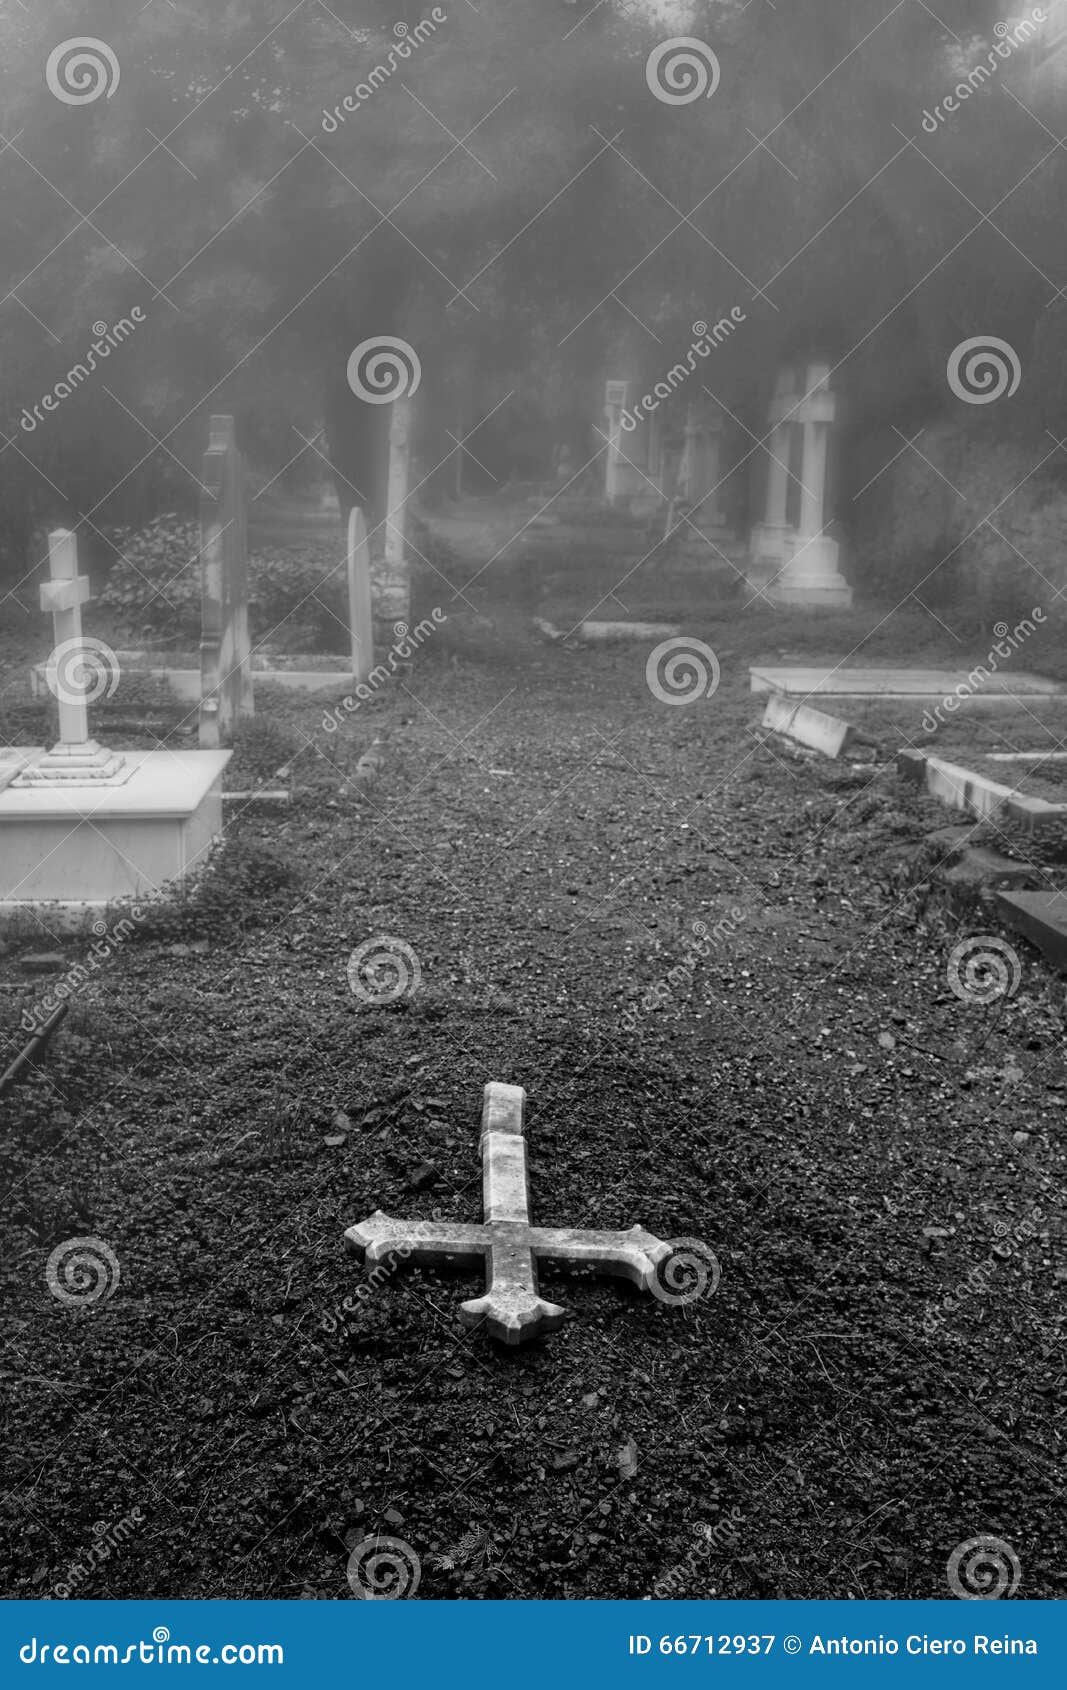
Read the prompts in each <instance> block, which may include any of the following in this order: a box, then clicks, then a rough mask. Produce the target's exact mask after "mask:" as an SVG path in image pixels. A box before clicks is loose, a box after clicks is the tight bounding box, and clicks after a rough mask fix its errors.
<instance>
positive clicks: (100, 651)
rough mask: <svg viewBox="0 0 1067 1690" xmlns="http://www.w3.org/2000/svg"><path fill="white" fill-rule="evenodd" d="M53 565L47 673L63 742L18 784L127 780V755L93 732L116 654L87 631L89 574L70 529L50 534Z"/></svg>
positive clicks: (44, 602) (44, 595) (46, 596)
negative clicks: (92, 714) (93, 702)
mask: <svg viewBox="0 0 1067 1690" xmlns="http://www.w3.org/2000/svg"><path fill="white" fill-rule="evenodd" d="M48 568H49V574H50V577H51V579H50V580H48V581H46V582H45V583H44V585H43V586H42V587H41V609H42V610H45V611H50V612H51V614H52V627H53V638H54V645H53V647H52V651H51V653H50V655H49V658H48V663H47V666H46V678H47V681H48V687H49V690H50V691H51V692H52V693H53V695H54V696H55V699H56V702H57V703H58V705H59V741H58V743H57V744H56V745H54V746H53V747H52V750H51V751H50V752H49V753H48V755H47V756H46V757H42V758H41V759H39V760H38V761H37V762H35V763H33V764H31V765H30V766H29V767H28V768H26V769H24V770H23V771H22V773H21V774H20V775H19V777H18V779H17V781H16V782H15V783H14V784H15V785H17V786H36V785H47V784H49V783H50V782H53V781H56V782H59V781H75V782H78V783H81V782H90V781H91V782H93V783H95V782H97V781H105V782H106V781H114V780H115V779H116V778H119V779H125V778H126V777H125V774H124V773H123V772H122V771H123V769H124V765H125V761H126V760H125V758H124V757H123V756H121V755H120V754H119V753H118V752H114V751H105V750H104V748H103V747H102V746H100V745H98V744H97V743H96V741H95V739H91V738H90V737H89V701H90V699H91V698H95V697H99V695H100V692H101V690H102V686H101V683H102V682H103V685H104V686H106V688H107V690H108V691H110V690H111V689H112V685H113V681H114V671H113V667H112V666H113V664H114V654H113V653H111V652H108V651H107V649H106V647H102V646H100V644H99V642H94V641H88V640H86V639H85V636H84V635H83V633H82V613H81V607H82V605H83V604H85V603H86V602H87V601H88V599H89V598H90V597H91V593H90V587H89V577H88V576H87V575H79V574H78V542H77V539H76V537H75V536H74V535H73V534H72V533H71V532H70V530H69V529H67V528H55V529H53V530H52V532H51V533H50V534H49V536H48Z"/></svg>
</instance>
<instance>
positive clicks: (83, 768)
mask: <svg viewBox="0 0 1067 1690" xmlns="http://www.w3.org/2000/svg"><path fill="white" fill-rule="evenodd" d="M131 773H132V770H131V769H129V768H128V767H127V765H126V759H125V757H124V756H123V755H122V753H121V751H107V750H105V748H104V747H103V746H102V745H98V744H97V743H96V740H95V739H87V740H84V741H82V742H80V743H78V744H65V743H64V742H63V741H62V740H61V741H60V742H59V743H58V744H57V745H53V747H52V749H51V751H49V752H48V753H47V754H46V755H45V756H44V757H42V758H40V760H39V761H38V762H35V763H31V764H30V765H29V767H28V768H25V769H23V770H22V771H21V773H20V774H18V775H17V776H16V777H15V779H14V781H13V782H12V785H13V786H96V785H98V784H101V783H103V784H107V785H111V786H121V785H123V783H124V782H125V781H128V780H129V778H130V775H131Z"/></svg>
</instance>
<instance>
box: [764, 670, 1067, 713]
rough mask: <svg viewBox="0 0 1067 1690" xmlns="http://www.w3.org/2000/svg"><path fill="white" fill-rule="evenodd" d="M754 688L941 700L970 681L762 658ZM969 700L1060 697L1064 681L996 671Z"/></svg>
mask: <svg viewBox="0 0 1067 1690" xmlns="http://www.w3.org/2000/svg"><path fill="white" fill-rule="evenodd" d="M748 676H749V685H750V687H751V689H752V691H753V692H778V693H784V694H785V695H786V696H787V697H789V698H809V697H811V696H812V695H813V694H820V693H825V694H831V693H832V694H833V695H834V696H836V697H838V698H888V699H911V700H915V701H918V700H926V701H938V700H941V699H944V698H948V697H950V696H958V695H957V694H956V688H957V687H959V686H967V685H968V682H967V675H966V673H959V672H957V671H956V670H954V669H844V668H840V667H838V666H836V665H830V666H823V667H819V668H807V667H801V666H798V665H793V664H788V665H785V666H784V667H768V666H766V665H764V664H760V665H758V666H756V667H753V668H751V669H750V670H749V672H748ZM968 691H969V694H970V696H969V697H968V699H967V702H968V703H981V702H983V701H985V702H988V703H990V704H998V705H1013V704H1017V703H1018V701H1019V700H1020V699H1022V698H1041V697H1055V696H1056V695H1057V694H1059V695H1062V694H1063V693H1064V691H1065V689H1064V687H1063V686H1062V685H1061V684H1060V682H1059V681H1050V680H1047V679H1046V678H1045V677H1044V676H1043V675H1024V674H1017V673H1015V672H1013V673H1012V674H1010V675H1009V674H1006V673H1005V674H992V675H990V676H989V677H988V679H987V680H985V681H983V682H982V685H981V688H980V689H977V688H970V687H969V686H968Z"/></svg>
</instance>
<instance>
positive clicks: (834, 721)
mask: <svg viewBox="0 0 1067 1690" xmlns="http://www.w3.org/2000/svg"><path fill="white" fill-rule="evenodd" d="M763 726H764V727H765V728H772V729H773V730H774V732H775V733H777V734H782V735H783V736H784V737H785V738H786V739H790V740H794V741H795V742H796V743H797V744H798V745H806V746H808V747H809V748H810V749H811V750H812V751H821V752H822V753H823V755H824V756H826V757H840V755H841V753H842V751H843V750H844V749H845V746H846V745H847V744H848V742H849V740H850V739H851V738H852V734H853V728H852V723H851V722H846V721H843V720H842V718H841V717H840V716H829V715H827V713H826V711H824V710H815V709H813V708H812V706H811V705H810V704H790V703H789V700H788V699H786V698H782V697H780V696H778V695H775V694H772V696H771V697H770V698H768V700H767V708H766V710H765V711H764V712H763Z"/></svg>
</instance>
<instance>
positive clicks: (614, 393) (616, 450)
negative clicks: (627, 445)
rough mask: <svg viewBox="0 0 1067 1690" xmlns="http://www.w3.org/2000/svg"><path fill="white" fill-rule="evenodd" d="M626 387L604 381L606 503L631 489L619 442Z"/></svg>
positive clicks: (617, 498)
mask: <svg viewBox="0 0 1067 1690" xmlns="http://www.w3.org/2000/svg"><path fill="white" fill-rule="evenodd" d="M628 391H629V388H628V384H627V383H626V382H624V381H609V382H605V384H604V421H605V422H606V424H607V437H608V445H607V452H606V454H605V458H604V497H605V499H606V500H607V502H608V504H609V505H614V504H617V503H618V501H619V500H620V499H621V498H624V497H625V496H626V495H627V494H628V493H629V492H630V482H631V477H632V472H631V471H630V468H629V465H628V464H627V462H626V455H625V453H624V452H623V449H622V446H621V444H620V442H621V440H622V414H623V411H624V410H625V408H626V398H627V393H628Z"/></svg>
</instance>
